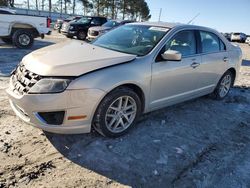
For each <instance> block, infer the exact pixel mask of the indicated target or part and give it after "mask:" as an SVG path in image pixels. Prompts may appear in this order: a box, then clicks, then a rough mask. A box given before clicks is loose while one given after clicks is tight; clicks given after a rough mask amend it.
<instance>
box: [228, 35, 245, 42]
mask: <svg viewBox="0 0 250 188" xmlns="http://www.w3.org/2000/svg"><path fill="white" fill-rule="evenodd" d="M246 38H247V35H246V34H245V33H232V34H231V41H232V42H241V43H244V42H245V41H246Z"/></svg>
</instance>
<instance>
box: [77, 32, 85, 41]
mask: <svg viewBox="0 0 250 188" xmlns="http://www.w3.org/2000/svg"><path fill="white" fill-rule="evenodd" d="M86 37H87V34H86V32H84V31H79V32H78V34H77V39H79V40H85V39H86Z"/></svg>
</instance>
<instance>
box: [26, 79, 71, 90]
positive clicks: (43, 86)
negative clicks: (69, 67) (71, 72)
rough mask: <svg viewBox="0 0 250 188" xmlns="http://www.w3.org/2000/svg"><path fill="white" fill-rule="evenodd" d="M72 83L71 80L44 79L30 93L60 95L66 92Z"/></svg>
mask: <svg viewBox="0 0 250 188" xmlns="http://www.w3.org/2000/svg"><path fill="white" fill-rule="evenodd" d="M70 82H71V80H70V79H58V78H44V79H41V80H39V81H38V82H37V83H36V84H35V85H34V86H33V87H31V89H30V90H29V93H59V92H62V91H64V90H65V89H66V88H67V87H68V85H69V83H70Z"/></svg>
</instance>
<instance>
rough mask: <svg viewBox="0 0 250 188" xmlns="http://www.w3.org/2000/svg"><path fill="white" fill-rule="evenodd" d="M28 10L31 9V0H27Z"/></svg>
mask: <svg viewBox="0 0 250 188" xmlns="http://www.w3.org/2000/svg"><path fill="white" fill-rule="evenodd" d="M27 6H28V10H29V9H30V0H27Z"/></svg>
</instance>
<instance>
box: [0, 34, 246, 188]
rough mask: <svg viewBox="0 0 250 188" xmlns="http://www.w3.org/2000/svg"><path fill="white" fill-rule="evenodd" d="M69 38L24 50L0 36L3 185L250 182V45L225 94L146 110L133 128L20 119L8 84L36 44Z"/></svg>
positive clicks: (228, 184)
mask: <svg viewBox="0 0 250 188" xmlns="http://www.w3.org/2000/svg"><path fill="white" fill-rule="evenodd" d="M64 40H69V39H66V38H65V37H63V36H60V35H58V34H53V35H52V36H49V37H47V38H46V39H45V40H36V41H35V45H34V47H33V49H31V50H19V49H16V48H13V47H12V46H6V45H5V44H3V43H1V42H0V74H1V75H2V77H0V130H1V131H0V188H1V187H98V188H99V187H119V188H120V187H127V186H128V187H227V188H230V187H232V188H237V187H243V188H244V187H250V178H249V177H250V111H249V109H250V53H249V52H250V47H249V46H247V45H245V44H243V45H242V44H241V47H242V50H243V52H244V61H243V63H242V66H241V70H240V76H239V78H238V80H237V81H236V83H235V86H234V88H232V90H231V91H230V93H229V96H228V97H227V98H226V99H224V100H223V101H214V100H211V99H209V98H208V97H201V98H198V99H195V100H192V101H188V102H185V103H181V104H178V105H175V106H172V107H168V108H165V109H162V110H159V111H155V112H152V113H149V114H146V115H144V116H143V117H142V118H141V119H140V121H139V122H138V124H137V126H136V127H135V128H134V129H133V130H131V131H130V133H129V134H127V135H126V136H123V137H121V138H118V139H108V138H103V137H102V136H99V135H98V134H97V133H94V132H93V133H91V134H82V135H56V134H50V133H46V132H43V131H41V130H39V129H36V128H33V127H32V126H30V125H27V124H26V123H23V122H22V121H20V120H19V119H18V118H17V117H16V116H15V115H14V113H13V112H12V110H11V108H10V106H9V104H8V99H7V96H6V94H5V92H4V89H5V88H6V87H7V85H8V77H7V76H8V75H9V73H10V71H11V70H12V69H13V67H15V65H16V64H17V62H19V61H20V60H21V58H22V57H23V56H24V55H25V54H28V53H29V52H30V51H32V50H34V49H38V48H41V47H43V46H47V45H50V44H53V43H57V42H60V41H64Z"/></svg>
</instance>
